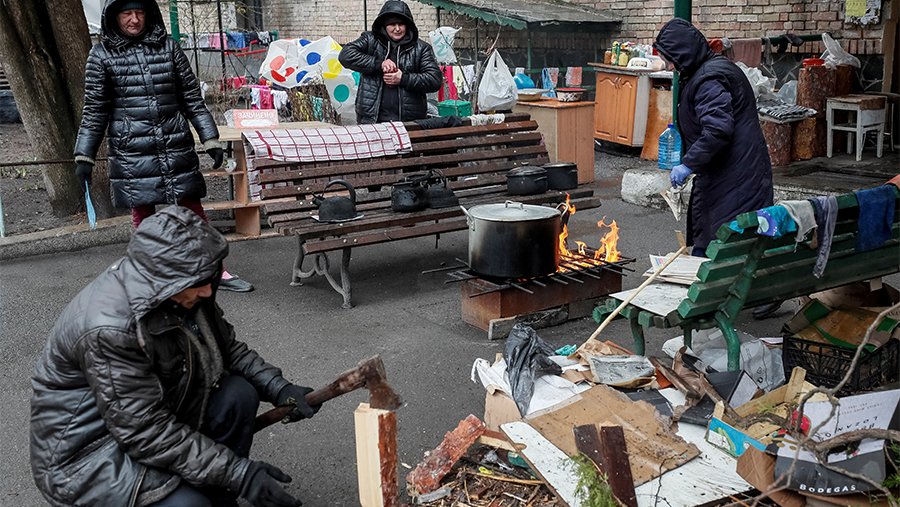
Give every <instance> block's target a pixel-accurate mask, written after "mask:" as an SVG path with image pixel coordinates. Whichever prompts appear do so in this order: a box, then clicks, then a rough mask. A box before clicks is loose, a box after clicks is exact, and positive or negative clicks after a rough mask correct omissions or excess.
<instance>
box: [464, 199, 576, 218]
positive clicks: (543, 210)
mask: <svg viewBox="0 0 900 507" xmlns="http://www.w3.org/2000/svg"><path fill="white" fill-rule="evenodd" d="M468 213H469V215H471V216H472V218H477V219H480V220H490V221H492V222H521V221H526V220H545V219H548V218H558V217H559V216H560V215H562V212H561V211H559V210H558V209H556V208H548V207H547V206H537V205H534V204H522V203H520V202H513V201H506V203H503V204H501V203H497V204H479V205H477V206H473V207H472V209H470V210H468Z"/></svg>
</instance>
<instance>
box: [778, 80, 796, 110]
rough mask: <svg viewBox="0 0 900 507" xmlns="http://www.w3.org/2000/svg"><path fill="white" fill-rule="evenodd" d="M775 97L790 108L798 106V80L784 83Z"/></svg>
mask: <svg viewBox="0 0 900 507" xmlns="http://www.w3.org/2000/svg"><path fill="white" fill-rule="evenodd" d="M775 95H776V96H778V98H779V99H781V101H782V102H784V103H785V104H788V105H790V106H795V105H797V80H796V79H792V80H790V81H788V82H787V83H784V84H783V85H782V86H781V88H780V89H779V90H778V92H776V93H775Z"/></svg>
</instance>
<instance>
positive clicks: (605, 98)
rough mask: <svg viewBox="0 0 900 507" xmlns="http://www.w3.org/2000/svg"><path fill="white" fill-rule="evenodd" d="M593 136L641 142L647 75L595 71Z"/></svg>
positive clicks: (645, 108) (646, 101) (648, 87)
mask: <svg viewBox="0 0 900 507" xmlns="http://www.w3.org/2000/svg"><path fill="white" fill-rule="evenodd" d="M596 74H597V81H596V86H597V88H596V95H597V96H596V99H595V101H594V138H596V139H600V140H603V141H610V142H613V143H619V144H624V145H626V146H641V145H643V144H644V133H645V131H646V129H647V103H648V99H649V92H650V79H649V78H648V77H647V75H646V73H644V74H635V73H631V72H627V71H625V70H617V71H608V70H600V69H598V70H597V72H596Z"/></svg>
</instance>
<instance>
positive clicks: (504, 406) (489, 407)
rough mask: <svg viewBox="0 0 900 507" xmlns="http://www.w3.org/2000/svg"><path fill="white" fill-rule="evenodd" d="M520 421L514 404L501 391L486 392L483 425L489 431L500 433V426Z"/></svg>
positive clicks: (517, 408) (520, 417)
mask: <svg viewBox="0 0 900 507" xmlns="http://www.w3.org/2000/svg"><path fill="white" fill-rule="evenodd" d="M520 419H522V416H521V415H519V407H518V406H517V405H516V402H515V401H514V400H513V399H512V398H510V397H509V396H507V395H506V393H504V392H503V391H501V390H499V389H496V390H494V391H488V392H487V394H486V395H485V397H484V418H483V419H482V420H483V421H484V425H485V426H486V427H487V429H489V430H491V431H497V432H499V431H500V425H501V424H506V423H508V422H512V421H518V420H520Z"/></svg>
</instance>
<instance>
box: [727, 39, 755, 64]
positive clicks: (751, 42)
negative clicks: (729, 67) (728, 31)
mask: <svg viewBox="0 0 900 507" xmlns="http://www.w3.org/2000/svg"><path fill="white" fill-rule="evenodd" d="M731 45H732V46H731V51H732V53H733V55H734V56H733V57H732V60H733V61H735V62H742V63H743V64H744V65H746V66H747V67H759V64H760V63H762V49H763V48H762V41H761V40H760V38H759V37H755V38H752V39H731Z"/></svg>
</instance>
